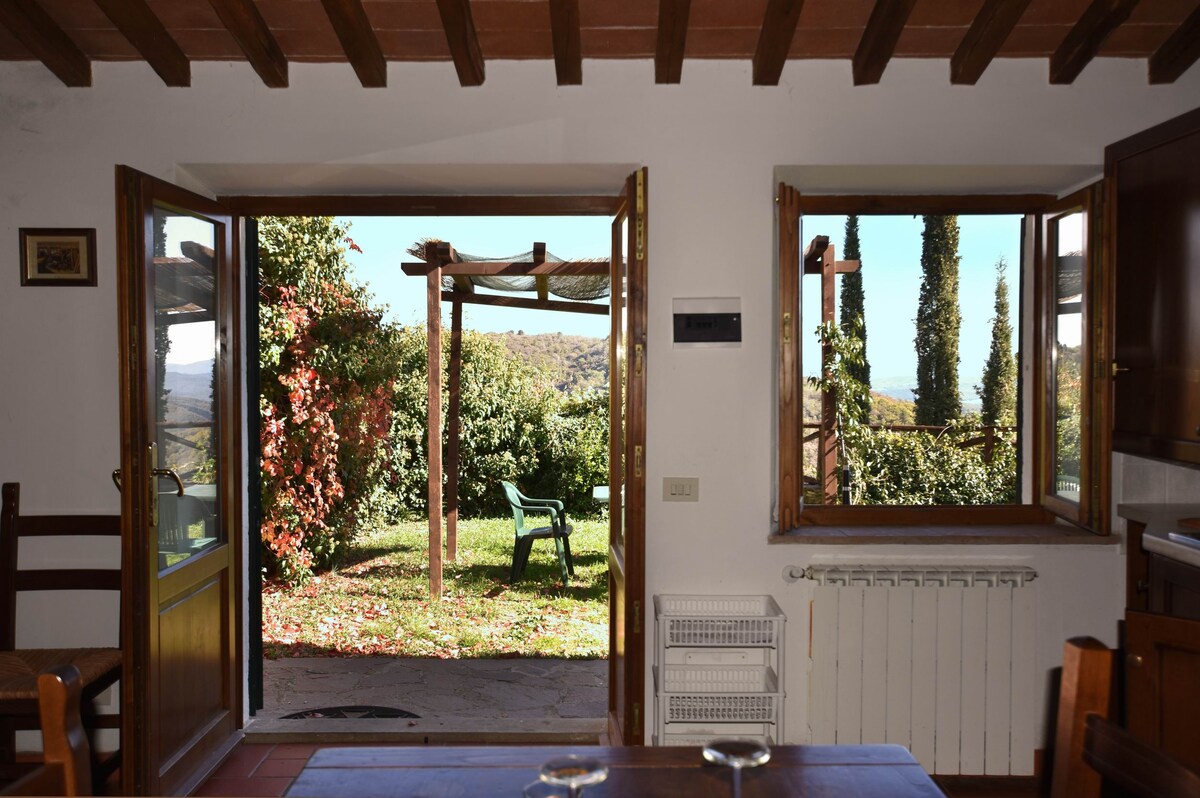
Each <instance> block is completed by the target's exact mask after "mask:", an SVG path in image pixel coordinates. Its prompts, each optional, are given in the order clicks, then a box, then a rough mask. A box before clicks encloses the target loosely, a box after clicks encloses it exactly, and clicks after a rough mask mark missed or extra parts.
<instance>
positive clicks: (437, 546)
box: [425, 245, 442, 601]
mask: <svg viewBox="0 0 1200 798" xmlns="http://www.w3.org/2000/svg"><path fill="white" fill-rule="evenodd" d="M431 247H432V245H426V248H425V258H426V260H427V261H428V262H429V265H430V266H431V268H430V270H429V275H428V277H427V281H428V282H427V286H428V296H427V300H428V307H427V310H428V314H429V330H428V344H429V346H428V355H429V397H428V398H429V404H428V406H429V418H428V424H427V429H428V461H429V599H430V601H441V600H442V269H441V261H440V260H439V259H438V257H437V250H436V248H433V249H431Z"/></svg>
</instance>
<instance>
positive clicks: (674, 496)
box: [663, 477, 700, 502]
mask: <svg viewBox="0 0 1200 798" xmlns="http://www.w3.org/2000/svg"><path fill="white" fill-rule="evenodd" d="M663 501H665V502H698V501H700V478H699V477H663Z"/></svg>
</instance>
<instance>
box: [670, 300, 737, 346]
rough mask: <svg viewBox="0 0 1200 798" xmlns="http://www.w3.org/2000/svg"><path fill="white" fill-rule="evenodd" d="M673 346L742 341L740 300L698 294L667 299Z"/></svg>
mask: <svg viewBox="0 0 1200 798" xmlns="http://www.w3.org/2000/svg"><path fill="white" fill-rule="evenodd" d="M671 312H672V315H673V318H674V328H675V335H674V342H675V344H674V345H675V348H676V349H685V348H713V347H718V348H731V347H739V346H741V345H742V300H741V299H740V298H739V297H699V298H678V299H673V300H671Z"/></svg>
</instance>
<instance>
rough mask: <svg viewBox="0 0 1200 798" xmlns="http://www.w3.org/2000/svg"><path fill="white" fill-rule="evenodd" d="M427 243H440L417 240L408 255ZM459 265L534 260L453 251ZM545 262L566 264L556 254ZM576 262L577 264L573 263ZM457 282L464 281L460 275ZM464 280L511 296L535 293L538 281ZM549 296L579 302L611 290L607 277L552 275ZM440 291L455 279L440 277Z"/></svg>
mask: <svg viewBox="0 0 1200 798" xmlns="http://www.w3.org/2000/svg"><path fill="white" fill-rule="evenodd" d="M427 243H440V241H439V239H436V238H426V239H422V240H420V241H418V242H417V243H416V244H414V245H413V246H412V247H411V248H410V249H409V250H408V253H409V254H410V255H413V256H415V257H418V258H424V257H425V245H426V244H427ZM456 254H457V255H458V262H459V263H505V262H509V263H513V262H519V261H529V260H532V259H533V250H527V251H525V252H521V253H518V254H516V255H509V256H506V257H503V258H484V257H481V256H479V255H468V254H467V253H465V252H459V251H456ZM590 260H592V261H594V262H596V263H607V262H608V259H607V258H592V259H590ZM545 262H546V263H566V262H567V261H566V260H565V259H563V258H560V257H558V256H557V255H555V254H553V253H551V252H547V253H546V261H545ZM576 262H578V261H576ZM458 279H460V280H461V279H464V278H463V277H462V276H460V277H459V278H458ZM465 279H467V280H470V282H471V284H472V285H474V286H475V287H476V288H487V289H490V290H492V291H507V292H511V293H519V292H522V291H536V290H537V278H536V277H534V276H533V275H511V276H507V277H501V276H496V275H476V274H473V275H470V276H467V277H466V278H465ZM546 280H547V285H548V290H549V293H551V294H553V295H554V296H556V297H560V298H562V299H573V300H576V301H580V302H585V301H588V300H592V299H600V298H602V297H606V296H608V295H609V292H610V290H611V287H610V284H609V277H608V275H606V274H581V275H576V274H561V275H560V274H552V275H550V276H549V277H547V278H546ZM442 288H443V289H444V290H446V291H453V290H454V289H455V278H454V277H443V278H442Z"/></svg>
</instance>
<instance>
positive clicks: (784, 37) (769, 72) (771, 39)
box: [754, 0, 804, 86]
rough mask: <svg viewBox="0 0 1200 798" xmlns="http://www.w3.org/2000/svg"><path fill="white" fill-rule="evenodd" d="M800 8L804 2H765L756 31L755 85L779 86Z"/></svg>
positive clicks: (778, 0)
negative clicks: (765, 6) (760, 23)
mask: <svg viewBox="0 0 1200 798" xmlns="http://www.w3.org/2000/svg"><path fill="white" fill-rule="evenodd" d="M802 8H804V0H768V2H767V12H766V13H765V14H763V23H762V29H761V30H759V32H758V46H757V47H756V48H755V49H754V85H755V86H778V85H779V76H780V75H781V74H782V73H783V64H784V62H785V61H787V56H788V51H789V50H791V49H792V37H793V36H794V35H795V34H796V23H797V22H799V21H800V9H802Z"/></svg>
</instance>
